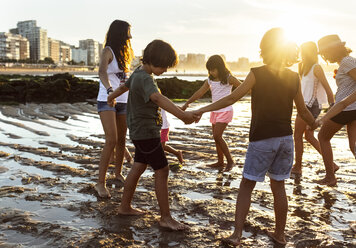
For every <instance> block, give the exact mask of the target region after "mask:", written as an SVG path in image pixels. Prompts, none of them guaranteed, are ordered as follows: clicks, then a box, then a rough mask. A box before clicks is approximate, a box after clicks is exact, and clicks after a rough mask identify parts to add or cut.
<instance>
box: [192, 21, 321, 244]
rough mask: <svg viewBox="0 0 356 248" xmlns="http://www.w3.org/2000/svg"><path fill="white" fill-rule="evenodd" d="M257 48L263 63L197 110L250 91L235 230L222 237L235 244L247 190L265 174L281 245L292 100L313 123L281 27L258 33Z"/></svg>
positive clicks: (244, 213) (246, 203) (293, 53)
mask: <svg viewBox="0 0 356 248" xmlns="http://www.w3.org/2000/svg"><path fill="white" fill-rule="evenodd" d="M260 48H261V57H262V58H263V62H264V64H265V65H263V66H261V67H256V68H252V69H251V72H250V73H249V74H248V75H247V77H246V79H245V81H244V82H243V83H242V84H241V85H240V86H239V87H238V88H237V89H236V90H234V91H233V92H232V93H231V94H230V95H229V96H226V97H224V98H222V99H220V100H219V101H217V102H214V103H212V104H210V105H208V106H205V107H203V108H201V109H199V110H197V114H200V115H201V114H202V113H204V112H209V111H213V110H216V109H220V108H223V107H225V106H229V105H231V104H233V103H235V102H236V101H237V100H239V99H240V98H242V97H243V96H244V95H246V94H247V93H248V92H249V91H250V90H251V107H252V119H251V125H250V135H249V140H250V143H249V146H248V150H247V154H246V161H245V165H244V170H243V178H242V180H241V184H240V189H239V194H238V196H237V204H236V214H235V230H234V232H233V234H232V235H231V236H230V237H228V238H226V239H224V241H225V242H226V243H229V244H232V245H239V244H240V239H241V235H242V230H243V226H244V222H245V219H246V216H247V213H248V211H249V208H250V204H251V193H252V190H253V189H254V187H255V185H256V182H262V181H264V177H265V175H266V174H268V176H269V177H270V181H271V189H272V192H273V197H274V212H275V221H276V225H275V230H274V232H273V233H270V236H271V237H272V238H273V239H274V240H275V241H276V242H278V243H280V244H285V243H286V240H285V235H284V229H285V224H286V219H287V211H288V201H287V196H286V192H285V188H284V180H285V179H287V178H289V175H290V171H291V168H292V164H293V136H292V134H293V131H292V127H291V117H292V112H293V101H294V102H295V104H296V107H297V110H298V114H299V115H300V117H301V118H302V119H303V120H304V121H305V122H306V123H307V124H308V125H310V126H314V125H315V120H314V118H313V116H312V114H311V113H310V112H309V111H308V109H307V108H306V106H305V104H304V100H303V96H302V92H301V87H300V80H299V77H298V74H297V73H295V72H293V71H291V70H289V69H287V68H286V67H287V66H291V65H292V64H293V63H296V62H297V58H298V49H297V46H296V45H295V44H292V43H290V42H286V40H285V39H284V35H283V30H282V29H280V28H273V29H271V30H269V31H268V32H266V34H265V35H264V36H263V38H262V41H261V44H260Z"/></svg>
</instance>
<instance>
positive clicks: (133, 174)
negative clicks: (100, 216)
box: [118, 162, 147, 215]
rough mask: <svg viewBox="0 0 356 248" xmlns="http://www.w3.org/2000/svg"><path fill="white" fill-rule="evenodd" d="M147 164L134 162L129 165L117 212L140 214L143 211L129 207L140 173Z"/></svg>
mask: <svg viewBox="0 0 356 248" xmlns="http://www.w3.org/2000/svg"><path fill="white" fill-rule="evenodd" d="M146 168H147V164H142V163H138V162H135V163H134V164H133V166H132V167H131V170H130V172H129V174H128V175H127V177H126V180H125V185H124V192H123V194H122V198H121V205H120V206H119V208H118V213H119V214H123V215H141V214H145V212H143V211H141V210H138V209H134V208H132V207H131V202H132V198H133V195H134V193H135V190H136V186H137V183H138V180H139V179H140V177H141V175H142V173H143V172H144V171H145V170H146Z"/></svg>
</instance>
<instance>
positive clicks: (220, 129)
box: [213, 122, 235, 171]
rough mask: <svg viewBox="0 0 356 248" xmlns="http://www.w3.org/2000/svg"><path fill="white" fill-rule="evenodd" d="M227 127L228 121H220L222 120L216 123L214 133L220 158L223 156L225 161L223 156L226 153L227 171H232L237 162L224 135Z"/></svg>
mask: <svg viewBox="0 0 356 248" xmlns="http://www.w3.org/2000/svg"><path fill="white" fill-rule="evenodd" d="M226 127H227V123H220V122H218V123H216V124H215V127H214V129H213V135H214V140H215V144H216V149H217V151H218V158H219V156H222V161H224V157H223V156H224V155H225V157H226V160H227V164H226V168H225V171H230V170H231V169H232V167H234V165H235V163H234V160H233V159H232V157H231V154H230V150H229V147H228V146H227V144H226V141H225V139H224V138H223V137H222V135H223V133H224V131H225V129H226ZM219 153H220V155H219Z"/></svg>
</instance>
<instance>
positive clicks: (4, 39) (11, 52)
mask: <svg viewBox="0 0 356 248" xmlns="http://www.w3.org/2000/svg"><path fill="white" fill-rule="evenodd" d="M29 49H30V45H29V41H28V40H27V39H26V38H24V37H22V36H21V35H18V34H12V33H5V32H1V33H0V59H15V60H25V59H28V58H29V57H30V52H29Z"/></svg>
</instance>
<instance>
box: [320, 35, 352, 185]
mask: <svg viewBox="0 0 356 248" xmlns="http://www.w3.org/2000/svg"><path fill="white" fill-rule="evenodd" d="M318 46H319V53H320V55H321V56H322V58H323V59H324V60H325V61H329V62H331V63H338V64H339V66H340V67H339V68H338V70H337V73H336V77H335V79H336V85H337V91H336V95H335V102H336V103H339V102H340V101H342V100H343V99H344V98H346V97H348V96H350V95H352V94H354V93H355V91H356V58H353V57H351V56H350V55H349V54H350V53H351V52H352V51H351V49H350V48H347V47H345V42H342V41H341V40H340V38H339V36H338V35H327V36H325V37H323V38H321V39H320V40H319V41H318ZM344 125H347V133H348V138H349V146H350V149H351V151H352V152H353V151H354V149H355V143H356V102H353V103H351V104H350V105H349V106H347V107H346V108H345V109H344V110H343V111H342V112H340V113H339V114H337V115H336V116H334V117H332V118H331V119H330V120H325V122H324V123H323V125H322V127H321V129H320V131H319V135H318V138H319V142H320V147H321V151H322V155H323V160H324V165H325V171H326V175H325V177H324V178H323V179H321V180H319V181H318V182H319V183H320V184H324V185H328V186H334V185H336V183H337V180H336V177H335V171H334V167H333V160H334V158H333V152H332V149H331V143H330V140H331V138H332V137H333V136H334V135H335V133H336V132H337V131H339V130H340V129H341V128H342V127H343V126H344ZM353 153H354V152H353Z"/></svg>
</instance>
